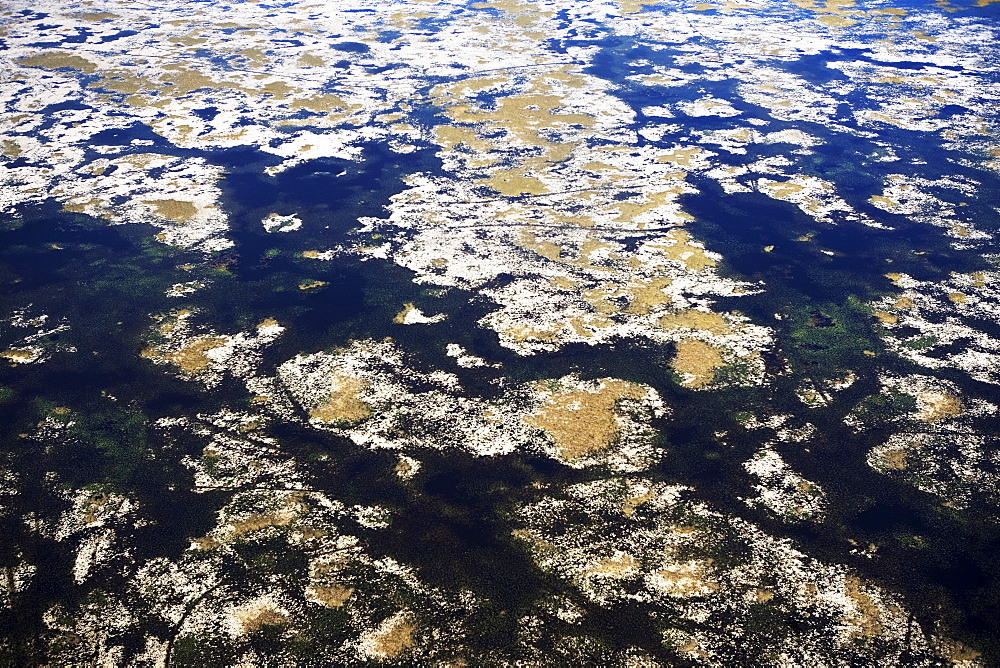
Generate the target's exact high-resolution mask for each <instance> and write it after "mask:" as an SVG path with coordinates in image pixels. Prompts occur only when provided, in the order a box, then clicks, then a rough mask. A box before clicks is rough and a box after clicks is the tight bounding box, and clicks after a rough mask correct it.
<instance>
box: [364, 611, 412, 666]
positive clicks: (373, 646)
mask: <svg viewBox="0 0 1000 668" xmlns="http://www.w3.org/2000/svg"><path fill="white" fill-rule="evenodd" d="M416 630H417V624H416V622H415V621H414V620H413V617H412V616H411V615H410V614H409V613H401V614H397V615H393V616H392V617H390V618H389V619H387V620H385V621H384V622H382V624H380V625H379V627H378V628H377V629H376V630H375V631H374V632H372V633H370V634H368V635H367V637H366V638H365V639H364V640H365V644H366V645H367V647H366V649H367V650H368V654H370V655H371V656H373V657H375V658H378V659H391V658H394V657H396V656H399V655H400V654H402V653H403V652H404V651H405V650H407V649H409V648H410V647H412V646H413V635H414V633H416Z"/></svg>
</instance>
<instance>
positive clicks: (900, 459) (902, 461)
mask: <svg viewBox="0 0 1000 668" xmlns="http://www.w3.org/2000/svg"><path fill="white" fill-rule="evenodd" d="M880 455H881V456H880V457H879V459H880V460H881V464H882V466H884V467H886V468H887V469H892V470H893V471H902V470H903V469H905V468H906V459H907V452H906V449H905V448H902V447H896V448H887V449H885V450H883V451H882V452H881V453H880Z"/></svg>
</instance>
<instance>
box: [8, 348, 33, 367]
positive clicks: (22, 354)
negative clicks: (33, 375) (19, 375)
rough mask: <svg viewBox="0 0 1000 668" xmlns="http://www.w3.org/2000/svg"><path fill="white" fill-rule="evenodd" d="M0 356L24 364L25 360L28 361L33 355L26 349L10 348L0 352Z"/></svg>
mask: <svg viewBox="0 0 1000 668" xmlns="http://www.w3.org/2000/svg"><path fill="white" fill-rule="evenodd" d="M0 357H3V358H4V359H7V360H10V361H11V362H13V363H14V364H24V363H25V362H30V361H31V360H32V359H33V358H34V357H35V355H34V353H32V352H30V351H27V350H15V349H13V348H11V349H10V350H5V351H3V352H2V353H0Z"/></svg>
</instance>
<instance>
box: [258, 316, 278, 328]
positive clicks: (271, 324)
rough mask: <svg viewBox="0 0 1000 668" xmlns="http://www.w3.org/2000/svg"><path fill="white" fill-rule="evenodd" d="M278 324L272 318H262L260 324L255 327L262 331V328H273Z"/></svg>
mask: <svg viewBox="0 0 1000 668" xmlns="http://www.w3.org/2000/svg"><path fill="white" fill-rule="evenodd" d="M278 324H279V323H278V321H277V320H275V319H274V318H264V319H263V320H262V321H261V322H260V324H259V325H257V329H263V328H264V327H274V326H275V325H278Z"/></svg>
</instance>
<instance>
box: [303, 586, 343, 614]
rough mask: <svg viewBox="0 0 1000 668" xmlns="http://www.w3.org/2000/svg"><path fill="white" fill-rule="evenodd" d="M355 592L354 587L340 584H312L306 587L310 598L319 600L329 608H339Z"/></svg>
mask: <svg viewBox="0 0 1000 668" xmlns="http://www.w3.org/2000/svg"><path fill="white" fill-rule="evenodd" d="M353 593H354V588H353V587H345V586H343V585H339V584H330V585H310V586H309V587H308V588H307V589H306V596H307V597H308V598H309V599H310V600H313V601H317V602H318V603H321V604H322V605H325V606H326V607H328V608H339V607H340V606H342V605H344V603H346V602H347V599H349V598H350V597H351V594H353Z"/></svg>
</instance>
